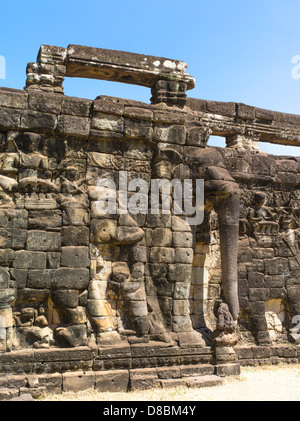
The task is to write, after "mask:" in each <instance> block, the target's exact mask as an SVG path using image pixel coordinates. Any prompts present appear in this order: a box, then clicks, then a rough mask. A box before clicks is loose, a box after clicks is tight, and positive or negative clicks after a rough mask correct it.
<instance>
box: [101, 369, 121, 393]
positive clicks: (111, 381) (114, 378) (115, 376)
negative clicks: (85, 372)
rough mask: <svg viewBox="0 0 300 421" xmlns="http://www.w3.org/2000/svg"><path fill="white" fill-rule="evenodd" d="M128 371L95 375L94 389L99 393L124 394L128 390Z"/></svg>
mask: <svg viewBox="0 0 300 421" xmlns="http://www.w3.org/2000/svg"><path fill="white" fill-rule="evenodd" d="M128 383H129V371H128V370H113V371H100V372H96V373H95V389H98V390H100V391H101V392H126V391H127V390H128Z"/></svg>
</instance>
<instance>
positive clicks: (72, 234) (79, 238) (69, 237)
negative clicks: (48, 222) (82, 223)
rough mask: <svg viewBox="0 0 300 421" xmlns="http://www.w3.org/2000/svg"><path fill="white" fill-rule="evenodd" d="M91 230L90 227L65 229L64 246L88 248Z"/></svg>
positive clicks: (63, 230)
mask: <svg viewBox="0 0 300 421" xmlns="http://www.w3.org/2000/svg"><path fill="white" fill-rule="evenodd" d="M89 235H90V230H89V228H88V227H72V226H68V227H63V228H62V233H61V237H62V245H63V246H88V245H89Z"/></svg>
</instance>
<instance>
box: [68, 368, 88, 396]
mask: <svg viewBox="0 0 300 421" xmlns="http://www.w3.org/2000/svg"><path fill="white" fill-rule="evenodd" d="M62 381H63V391H64V392H79V391H80V390H84V389H93V388H94V383H95V373H94V372H93V371H91V372H78V371H77V372H74V373H63V375H62Z"/></svg>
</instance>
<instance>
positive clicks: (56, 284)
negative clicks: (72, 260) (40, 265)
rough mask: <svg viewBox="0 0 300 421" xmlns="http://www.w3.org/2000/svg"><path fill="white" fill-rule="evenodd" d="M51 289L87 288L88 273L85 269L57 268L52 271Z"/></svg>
mask: <svg viewBox="0 0 300 421" xmlns="http://www.w3.org/2000/svg"><path fill="white" fill-rule="evenodd" d="M52 279H53V280H52V287H53V288H57V289H77V290H82V289H85V288H87V286H88V283H89V279H90V271H89V270H88V269H85V268H59V269H54V270H53V271H52Z"/></svg>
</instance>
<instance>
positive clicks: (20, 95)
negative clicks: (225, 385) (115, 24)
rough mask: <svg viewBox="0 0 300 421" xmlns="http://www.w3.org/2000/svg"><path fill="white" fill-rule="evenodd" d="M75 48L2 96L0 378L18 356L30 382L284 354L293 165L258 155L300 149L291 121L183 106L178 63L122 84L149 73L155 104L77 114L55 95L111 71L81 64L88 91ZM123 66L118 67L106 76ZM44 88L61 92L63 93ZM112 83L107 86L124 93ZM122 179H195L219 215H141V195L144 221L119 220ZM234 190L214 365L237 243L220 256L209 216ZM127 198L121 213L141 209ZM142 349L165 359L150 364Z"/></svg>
mask: <svg viewBox="0 0 300 421" xmlns="http://www.w3.org/2000/svg"><path fill="white" fill-rule="evenodd" d="M71 47H72V46H71ZM71 47H69V48H68V50H66V51H67V52H66V51H65V52H63V51H60V50H59V51H57V52H56V53H55V54H54V52H55V51H56V50H55V48H57V47H51V48H50V49H49V48H46V47H45V46H43V48H42V49H41V51H40V54H39V57H38V61H37V63H35V64H32V63H31V64H30V65H29V67H28V69H27V75H28V79H27V87H26V89H25V90H14V89H7V88H2V89H0V153H1V155H0V166H1V168H0V173H1V175H0V186H1V191H0V266H1V268H0V351H1V354H0V360H1V362H2V364H1V367H2V368H1V370H2V372H4V373H9V372H10V371H13V369H12V367H11V361H12V360H11V358H16V355H21V356H22V355H23V354H22V352H24V350H27V351H26V352H27V353H25V354H24V355H27V357H26V358H29V366H28V367H29V368H28V370H27V371H25V372H26V373H31V374H32V373H43V372H44V371H45V370H48V369H49V367H51V368H50V369H49V370H50V372H51V373H55V372H56V370H57V371H58V372H60V373H62V372H65V371H69V370H71V371H74V370H75V371H76V370H78V369H80V370H92V369H93V370H96V371H97V370H100V371H101V370H107V369H111V368H113V369H115V370H117V369H126V370H128V369H136V368H138V369H145V368H151V367H160V366H170V365H174V366H176V365H180V364H181V365H182V364H183V365H188V364H215V362H216V361H217V362H219V363H221V365H222V364H225V365H226V364H227V363H228V362H230V363H232V364H233V367H236V366H235V362H236V360H237V358H241V359H243V360H248V359H249V360H250V359H251V358H252V359H253V358H254V359H255V357H253V351H251V352H252V354H251V355H252V357H249V358H248V355H250V354H249V352H250V351H249V349H251V350H253V349H254V350H256V349H257V348H259V349H264V348H263V347H266V346H267V348H268V349H269V350H272V349H275V348H274V347H276V346H279V345H280V344H284V343H290V346H291V347H292V348H293V346H294V345H292V344H294V342H295V338H294V337H293V336H291V329H292V327H293V317H294V316H296V315H298V314H300V307H299V306H300V287H299V274H300V268H299V265H300V260H299V259H300V257H299V241H300V238H299V234H300V231H299V200H300V189H299V178H300V163H299V159H298V158H293V157H280V156H274V155H267V154H265V153H262V152H260V151H259V149H258V141H271V142H274V143H282V144H290V145H299V144H300V136H299V133H300V117H299V116H291V115H287V114H282V113H275V112H271V111H267V110H261V109H257V108H254V107H248V106H246V105H244V104H235V103H217V102H212V101H202V100H197V99H191V98H186V95H185V94H183V92H184V91H185V89H183V91H180V89H179V88H178V86H180V84H181V83H186V88H188V89H190V88H191V87H192V84H193V83H192V80H193V79H192V78H191V77H190V76H189V75H186V74H185V73H184V72H185V68H184V66H182V65H181V64H180V63H181V62H177V61H174V63H175V64H174V66H175V68H176V71H175V72H174V73H173V74H172V73H171V74H170V73H168V72H166V69H163V70H162V66H161V67H160V68H159V70H157V71H156V70H155V69H154V70H155V71H154V70H153V67H151V66H152V65H151V66H150V68H147V69H143V65H142V64H141V63H144V62H145V59H144V58H143V60H142V61H141V60H140V61H136V60H137V58H136V57H135V56H132V57H131V56H130V57H129V58H130V60H131V61H130V60H129V62H128V63H129V64H130V66H131V67H130V69H129V70H128V69H127V70H126V72H127V73H126V72H125V73H126V75H127V76H128V74H130V75H131V76H130V78H133V79H132V80H131V79H129V80H131V82H130V83H139V84H141V83H140V81H141V74H143V72H148V73H149V72H150V73H149V74H148V76H147V77H148V79H147V78H146V79H145V81H144V82H145V83H144V84H145V86H149V87H152V95H153V92H154V97H153V98H152V104H146V103H141V102H137V101H132V100H125V99H120V98H112V97H105V96H100V97H97V98H96V99H95V100H94V101H92V100H87V99H80V98H71V97H68V96H65V95H63V94H62V92H63V91H62V81H63V77H64V76H71V77H72V76H74V75H75V73H76V72H75V73H72V72H73V71H75V70H74V69H79V70H78V71H79V73H80V76H85V77H92V76H93V75H94V76H95V74H96V75H97V77H98V78H104V77H103V72H104V73H105V72H106V71H108V70H107V67H105V68H103V60H104V58H103V57H107V54H108V53H107V51H106V50H104V52H101V51H100V52H99V55H98V56H97V57H98V58H97V60H96V58H95V59H93V60H94V61H93V62H92V63H91V62H90V63H89V65H88V67H89V69H90V70H89V72H90V73H89V76H87V73H86V69H85V67H84V66H85V64H84V62H85V61H84V60H87V59H84V54H90V53H91V51H90V50H85V49H83V50H82V49H76V48H75V49H74V48H73V47H74V46H73V47H72V48H71ZM77 50H78V51H77ZM49 51H50V53H51V54H50V53H49ZM74 51H75V52H76V51H77V53H76V54H77V55H78V57H79V56H80V55H81V58H80V60H79V58H78V57H77V56H76V57H75V56H74V54H75V53H74ZM103 54H104V55H103ZM73 56H74V57H75V58H74V57H73ZM49 57H50V58H49ZM51 57H52V58H51ZM139 59H140V58H139ZM49 60H50V61H49ZM51 60H52V61H53V60H54V61H53V62H51ZM55 60H56V61H55ZM72 60H73V61H72ZM78 60H79V61H78ZM118 60H121V59H120V57H119V56H118V55H113V56H112V62H111V63H110V64H109V66H112V67H113V66H117V65H119V64H120V63H117V64H115V63H116V62H118ZM149 60H150V59H149ZM151 60H152V59H151ZM58 61H61V63H60V65H61V66H65V69H63V68H60V67H57V66H59V64H58ZM152 61H153V60H152ZM54 62H55V63H56V64H55V63H54ZM72 63H73V64H72ZM74 63H75V64H74ZM155 63H156V62H155ZM164 63H165V62H164ZM129 64H128V66H129ZM74 66H75V67H74ZM76 66H77V67H76ZM105 66H106V65H105ZM168 66H169V64H168ZM176 66H177V67H176ZM109 68H110V70H111V67H109ZM91 69H94V70H91ZM103 69H104V70H103ZM105 69H106V70H105ZM137 69H138V70H137ZM63 70H64V72H63ZM121 71H122V68H121V67H120V68H119V67H118V72H119V73H120V72H121ZM34 72H35V73H34ZM51 72H52V73H53V72H54V73H53V74H54V75H55V77H58V73H59V72H62V74H63V75H64V76H61V79H59V80H58V79H55V78H54V76H53V75H52V76H53V78H52V76H51V74H52V73H51ZM57 72H58V73H57ZM82 72H83V73H82ZM128 72H129V73H128ZM119 73H118V75H117V76H116V74H115V73H113V74H112V75H110V76H107V78H108V79H110V80H116V78H117V79H118V78H120V80H121V81H124V80H123V77H121V76H120V74H119ZM105 74H106V73H105ZM45 75H48V77H46V76H45ZM49 75H50V76H51V77H50V76H49ZM126 75H125V76H126ZM149 75H150V76H149ZM123 76H124V74H123ZM125 76H124V77H125ZM128 77H129V76H128ZM49 80H50V82H51V83H50V82H49ZM57 80H58V82H59V83H58V82H57ZM161 80H163V82H164V83H161ZM174 80H177V82H176V83H177V84H179V85H178V86H177V85H176V86H177V87H176V86H175V85H174V83H173V82H174ZM172 81H173V82H172ZM183 81H185V82H183ZM188 81H189V82H188ZM57 83H58V85H59V89H58V90H57V89H56V87H57V86H58V85H57ZM172 83H173V84H172ZM189 83H190V85H189ZM153 84H154V85H155V86H154V85H153ZM162 86H163V87H164V89H163V93H162V90H160V88H161V87H162ZM177 88H178V89H179V90H178V89H177ZM172 89H173V91H172ZM159 98H160V99H159ZM170 98H171V99H170ZM211 134H212V135H219V136H224V137H226V142H227V148H212V147H208V146H207V141H208V139H209V136H210V135H211ZM124 173H126V177H127V182H128V183H130V182H131V181H134V180H135V181H137V180H139V179H143V180H145V181H146V185H147V187H148V188H149V191H150V187H151V180H152V179H166V180H170V181H171V180H173V179H178V180H180V181H182V182H183V180H186V179H192V180H194V179H195V178H199V177H200V176H201V177H200V178H204V180H205V181H206V182H208V184H206V187H207V186H211V185H212V183H217V184H213V185H214V186H215V185H217V186H219V187H218V189H219V190H218V195H216V192H215V190H213V193H211V192H209V191H208V192H207V190H206V191H205V195H206V199H207V197H208V198H209V200H208V201H209V203H212V202H211V201H212V197H213V200H214V201H215V202H214V203H215V204H216V207H215V210H216V212H215V211H214V210H212V206H210V207H207V206H206V207H205V209H206V211H205V214H204V222H203V223H202V224H200V225H198V226H191V225H189V224H188V223H187V221H186V217H185V215H177V214H175V213H174V212H173V213H171V214H165V215H164V214H161V213H159V214H151V213H149V212H148V206H149V203H150V202H149V201H148V193H149V191H147V192H146V193H145V192H139V196H138V197H139V206H140V209H141V212H140V213H138V214H122V212H120V209H121V208H122V204H121V201H120V197H121V193H122V191H123V190H122V188H121V181H120V180H121V178H120V176H121V175H124ZM103 178H106V179H109V180H111V181H113V183H114V184H113V185H114V186H116V190H117V195H116V199H117V200H116V209H115V212H114V213H113V214H109V215H105V216H103V214H102V213H101V208H99V202H98V199H99V191H103V190H101V189H100V190H99V180H101V179H103ZM224 186H225V187H226V188H228V189H229V190H226V188H225V187H224ZM228 186H229V187H230V188H229V187H228ZM214 188H215V187H214ZM224 188H225V190H226V191H225V190H224ZM237 188H239V190H240V192H241V194H240V208H239V212H240V216H239V218H238V219H239V240H238V242H239V244H238V246H239V254H238V297H239V302H240V307H241V308H240V313H239V319H238V327H237V338H238V343H237V352H236V353H237V355H235V353H234V352H233V350H232V349H231V348H230V346H231V345H232V344H233V343H235V344H236V340H233V339H232V336H230V338H231V339H230V341H232V343H230V344H228V346H224V343H223V346H221V347H217V349H214V336H213V335H214V334H215V332H216V329H217V330H218V329H220V323H219V321H218V320H217V308H218V305H219V304H220V303H222V302H226V300H227V295H226V289H225V288H228V286H227V287H226V286H225V283H224V282H225V281H224V273H223V275H222V271H223V272H224V267H225V269H226V270H227V269H228V270H227V272H228V273H229V272H230V268H231V263H230V261H231V252H232V256H233V266H234V253H235V245H234V241H235V240H234V238H235V237H234V234H232V235H233V236H231V234H230V236H229V239H230V238H231V239H232V242H231V243H230V240H228V239H227V240H228V241H229V242H228V243H227V246H226V247H225V248H224V247H223V249H222V247H221V248H220V233H221V234H222V232H223V231H224V227H223V228H222V227H221V226H219V222H218V221H220V220H221V222H222V221H223V224H224V220H223V219H224V218H225V219H226V218H227V219H228V218H229V219H228V220H229V221H230V220H231V219H230V218H231V215H230V213H228V212H227V211H225V215H224V218H223V216H222V211H221V212H220V207H218V203H220V201H222V200H223V199H222V198H223V197H226V198H227V197H231V195H233V196H234V195H235V194H236V192H237ZM134 193H136V191H135V190H133V191H132V192H129V194H128V198H129V199H130V198H131V199H132V200H133V199H134V200H136V196H134ZM212 195H213V196H212ZM173 199H174V194H173ZM171 204H173V203H171ZM161 205H162V204H161ZM143 206H144V208H143ZM143 209H144V211H142V210H143ZM226 212H227V213H228V215H227V214H226ZM217 213H218V217H217ZM237 217H238V216H237ZM238 219H237V222H238ZM230 223H231V222H230ZM233 225H234V224H232V229H233V228H234V226H233ZM222 230H223V231H222ZM232 232H233V231H232ZM222 235H224V232H223V234H222ZM222 250H223V251H222ZM222 253H223V259H222V260H223V265H222V266H221V254H222ZM224 256H226V257H225V259H224ZM227 259H228V262H227ZM224 260H226V261H225V263H224ZM226 264H227V266H228V267H227V268H226ZM224 265H225V266H224ZM222 268H223V269H222ZM233 272H234V271H233ZM233 277H234V274H233ZM233 280H234V279H233ZM229 299H230V300H231V299H232V294H231V295H230V296H229ZM227 301H228V300H227ZM232 308H233V310H235V309H236V307H234V306H233V307H232ZM227 333H228V332H227ZM231 333H232V332H231ZM231 333H230V335H231ZM230 341H229V342H230ZM229 345H230V346H229ZM78 347H83V348H84V349H85V350H88V351H85V352H92V354H91V355H90V356H89V357H88V358H87V360H88V361H89V362H88V363H87V366H84V364H83V363H82V362H81V363H80V364H79V365H78V364H77V363H75V364H74V365H73V366H72V367H69V368H68V367H67V365H68V364H69V362H68V364H66V363H65V362H64V361H65V358H66V355H68V353H66V354H63V353H59V349H61V350H64V352H65V351H66V350H65V349H66V348H74V351H75V350H76V349H79V348H78ZM151 347H154V348H153V349H156V350H157V348H155V347H158V348H159V351H158V352H156V351H155V352H154V351H153V352H154V353H153V355H151V358H150V354H149V352H150V350H151V349H152V348H151ZM241 347H242V350H243V349H244V348H245V349H246V351H245V350H244V351H240V349H241ZM243 347H244V348H243ZM44 348H45V349H44ZM106 348H108V349H110V350H112V349H114V352H113V355H114V357H113V361H114V363H115V364H113V363H112V362H111V361H110V360H109V359H107V360H106V358H103V355H104V354H103V352H105V351H101V350H102V349H103V350H105V349H106ZM120 349H123V351H122V352H121V351H120ZM276 349H277V348H276ZM295 349H296V348H295ZM53 350H55V351H58V353H56V354H55V357H54V360H52V358H53V355H54V354H53V355H52V354H51V353H52V352H53ZM125 350H127V351H128V355H127V354H126V353H125V354H126V355H124V352H125ZM127 351H126V352H127ZM139 352H141V354H139ZM251 352H250V353H251ZM272 352H273V351H269V353H270V356H269V357H266V358H270V357H271V356H273V353H272ZM286 352H288V351H286ZM18 353H19V354H18ZM39 355H42V356H43V357H42V360H43V362H45V363H46V365H47V367H48V368H47V369H46V368H45V366H43V364H40V365H39ZM110 355H111V354H110ZM10 356H11V357H10ZM204 356H205V357H204ZM245 356H246V357H245ZM298 357H299V355H298V354H297V349H296V354H295V358H298ZM21 359H22V358H21ZM6 361H7V363H6ZM75 361H76V359H75ZM97 361H100V362H99V363H98V365H97ZM103 361H105V362H103ZM22 364H23V363H22V362H21V365H20V366H18V367H20V368H19V369H18V370H17V371H14V373H15V374H16V373H22V368H21V366H22ZM149 364H150V365H149ZM71 365H72V364H71ZM23 367H25V366H24V365H23ZM37 367H39V368H37ZM55 367H56V368H55ZM23 370H24V368H23ZM39 370H40V371H39ZM224 370H225V371H224V372H226V370H227V369H224ZM234 370H236V368H234ZM234 370H233V371H234ZM229 371H230V370H229ZM219 372H222V369H219Z"/></svg>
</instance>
